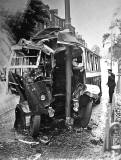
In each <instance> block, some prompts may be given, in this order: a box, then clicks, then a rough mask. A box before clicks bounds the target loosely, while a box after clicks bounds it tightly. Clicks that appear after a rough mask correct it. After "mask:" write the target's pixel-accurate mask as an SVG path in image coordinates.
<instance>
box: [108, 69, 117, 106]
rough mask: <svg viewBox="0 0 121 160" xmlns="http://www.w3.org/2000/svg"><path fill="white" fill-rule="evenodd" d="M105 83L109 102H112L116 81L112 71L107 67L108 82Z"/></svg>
mask: <svg viewBox="0 0 121 160" xmlns="http://www.w3.org/2000/svg"><path fill="white" fill-rule="evenodd" d="M107 85H108V87H109V103H112V97H113V93H114V89H115V86H116V83H115V74H113V73H112V70H111V69H108V83H107Z"/></svg>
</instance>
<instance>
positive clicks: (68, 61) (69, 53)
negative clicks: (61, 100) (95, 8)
mask: <svg viewBox="0 0 121 160" xmlns="http://www.w3.org/2000/svg"><path fill="white" fill-rule="evenodd" d="M70 25H71V18H70V0H65V27H66V29H69V30H70ZM71 75H72V48H71V46H69V45H68V46H67V47H66V102H65V107H66V108H65V111H66V125H67V126H68V127H69V128H70V127H71V125H73V120H72V118H71V84H72V83H71V81H72V77H71Z"/></svg>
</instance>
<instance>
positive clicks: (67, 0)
mask: <svg viewBox="0 0 121 160" xmlns="http://www.w3.org/2000/svg"><path fill="white" fill-rule="evenodd" d="M70 25H71V18H70V0H65V28H66V29H70Z"/></svg>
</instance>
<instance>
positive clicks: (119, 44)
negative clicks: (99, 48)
mask: <svg viewBox="0 0 121 160" xmlns="http://www.w3.org/2000/svg"><path fill="white" fill-rule="evenodd" d="M115 27H117V28H118V29H119V31H120V33H119V34H118V35H115V34H114V35H111V33H105V34H104V35H103V41H102V42H103V47H104V46H105V45H106V43H107V40H108V39H109V38H110V43H111V36H112V45H113V46H112V49H113V55H112V56H113V57H114V58H115V59H118V58H120V57H121V19H116V20H115V21H114V23H113V24H111V26H110V27H109V29H114V28H115ZM109 52H111V47H109Z"/></svg>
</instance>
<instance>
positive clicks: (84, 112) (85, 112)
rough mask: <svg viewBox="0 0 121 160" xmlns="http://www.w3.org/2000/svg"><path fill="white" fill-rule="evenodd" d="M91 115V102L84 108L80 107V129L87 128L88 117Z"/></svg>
mask: <svg viewBox="0 0 121 160" xmlns="http://www.w3.org/2000/svg"><path fill="white" fill-rule="evenodd" d="M91 114H92V101H90V102H89V103H88V104H87V105H86V106H83V107H81V109H80V113H79V116H80V118H81V119H80V124H81V127H82V128H85V127H87V125H88V123H89V121H90V117H91Z"/></svg>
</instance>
